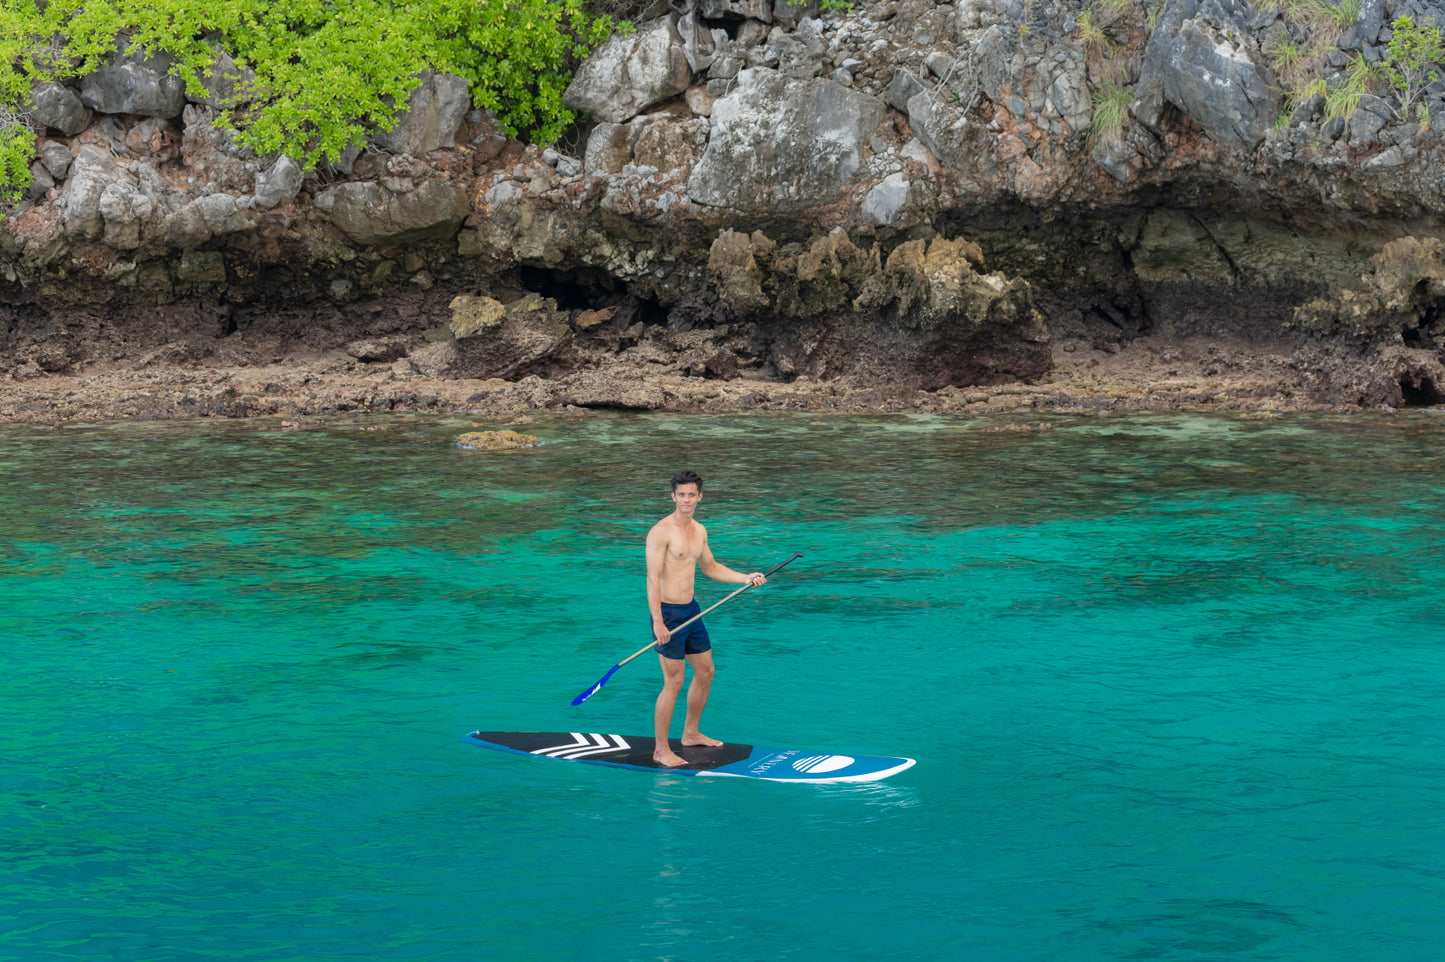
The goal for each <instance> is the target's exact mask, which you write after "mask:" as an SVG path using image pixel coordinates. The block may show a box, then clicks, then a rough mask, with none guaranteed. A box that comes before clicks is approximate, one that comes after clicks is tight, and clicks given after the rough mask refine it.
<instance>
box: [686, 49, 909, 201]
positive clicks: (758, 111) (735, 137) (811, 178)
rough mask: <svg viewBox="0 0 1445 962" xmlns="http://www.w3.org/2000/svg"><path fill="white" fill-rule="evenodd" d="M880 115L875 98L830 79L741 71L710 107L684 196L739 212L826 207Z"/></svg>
mask: <svg viewBox="0 0 1445 962" xmlns="http://www.w3.org/2000/svg"><path fill="white" fill-rule="evenodd" d="M886 109H887V108H886V107H885V106H884V104H883V102H882V101H881V100H879V99H878V98H876V97H873V96H871V95H869V94H866V93H862V92H859V91H857V90H853V89H851V88H848V87H844V86H842V85H841V84H838V83H836V82H835V81H832V80H827V79H816V80H807V81H800V80H792V79H789V78H787V77H784V76H783V75H782V74H780V73H778V72H777V71H775V70H766V69H749V70H744V71H743V72H742V73H740V74H739V75H738V79H737V83H736V85H735V86H734V88H733V90H732V91H731V92H730V93H729V94H728V95H727V96H725V97H723V98H722V99H720V100H718V101H717V103H716V104H714V106H713V113H712V133H711V135H710V137H709V138H708V145H707V150H706V151H704V152H703V155H702V159H701V160H699V161H698V164H697V166H696V167H694V168H693V172H692V177H691V178H690V179H689V181H688V194H689V196H691V198H692V199H693V200H694V201H697V202H698V203H701V204H708V205H710V206H715V207H732V208H737V209H740V210H754V211H769V212H771V211H774V210H777V209H779V208H782V209H796V208H799V207H802V206H809V205H819V206H821V205H824V204H828V203H830V202H832V201H834V200H836V199H837V197H838V195H839V194H840V193H841V192H842V191H843V189H844V187H845V186H847V185H848V184H849V183H850V182H852V181H853V180H854V179H856V178H857V177H858V175H859V174H860V173H861V172H862V170H863V164H864V159H865V155H866V152H867V150H868V144H869V140H870V138H871V136H872V134H873V131H874V129H875V128H876V127H877V126H878V123H879V121H881V120H882V119H883V115H884V113H885V111H886Z"/></svg>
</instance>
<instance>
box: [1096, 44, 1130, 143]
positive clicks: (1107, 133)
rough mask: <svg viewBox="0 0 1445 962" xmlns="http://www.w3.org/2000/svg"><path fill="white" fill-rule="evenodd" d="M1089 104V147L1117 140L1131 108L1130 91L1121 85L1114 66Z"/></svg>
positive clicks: (1118, 68)
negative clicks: (1091, 112) (1090, 113)
mask: <svg viewBox="0 0 1445 962" xmlns="http://www.w3.org/2000/svg"><path fill="white" fill-rule="evenodd" d="M1090 100H1091V101H1092V103H1093V107H1094V113H1093V116H1091V117H1090V118H1089V143H1090V145H1095V144H1100V143H1106V142H1115V141H1117V140H1119V138H1120V137H1121V136H1123V133H1124V127H1125V126H1126V125H1127V124H1128V123H1129V118H1130V110H1131V109H1132V108H1133V106H1134V88H1133V87H1131V86H1129V85H1128V84H1127V83H1126V82H1125V75H1124V71H1123V69H1122V67H1121V66H1119V65H1118V64H1117V63H1114V64H1111V65H1110V68H1109V69H1107V70H1106V71H1105V72H1104V77H1103V79H1102V80H1100V82H1099V87H1098V89H1097V90H1095V91H1094V93H1093V95H1092V96H1091V97H1090Z"/></svg>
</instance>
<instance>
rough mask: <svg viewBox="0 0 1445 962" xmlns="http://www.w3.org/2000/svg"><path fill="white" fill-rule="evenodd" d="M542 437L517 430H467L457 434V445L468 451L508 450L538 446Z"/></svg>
mask: <svg viewBox="0 0 1445 962" xmlns="http://www.w3.org/2000/svg"><path fill="white" fill-rule="evenodd" d="M541 444H542V439H541V438H539V437H537V436H536V435H534V434H521V433H519V432H517V431H512V430H506V431H468V432H467V433H466V434H460V435H458V436H457V447H459V448H465V449H467V450H469V451H510V450H513V449H515V448H535V447H540V446H541Z"/></svg>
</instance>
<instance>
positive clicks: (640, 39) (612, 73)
mask: <svg viewBox="0 0 1445 962" xmlns="http://www.w3.org/2000/svg"><path fill="white" fill-rule="evenodd" d="M691 85H692V67H691V66H690V65H689V64H688V62H687V55H686V53H685V51H684V45H683V41H682V36H681V35H680V34H679V33H678V29H677V23H676V19H675V18H674V17H671V16H669V17H663V18H662V19H659V20H655V21H653V22H652V23H650V24H648V25H646V26H644V27H642V28H640V29H638V30H637V32H636V33H633V34H616V35H614V36H613V37H612V38H611V39H609V40H608V41H607V42H606V43H604V44H603V45H602V46H601V47H600V48H599V49H598V50H596V51H594V52H593V54H592V56H590V57H588V58H587V60H586V61H585V62H584V63H583V64H582V66H581V67H579V68H578V70H577V73H576V75H575V76H573V78H572V83H571V84H570V85H569V86H568V87H567V91H566V93H564V94H563V95H562V102H563V103H564V104H566V105H567V106H568V107H571V108H572V109H573V110H580V111H583V112H584V113H587V114H590V115H591V116H592V117H593V118H594V119H597V120H601V121H605V122H607V123H614V124H616V123H622V122H623V121H625V120H630V119H631V118H633V117H635V116H637V115H638V114H640V113H642V111H644V110H646V109H647V108H648V107H651V106H652V105H653V104H657V103H661V102H662V101H664V100H667V99H668V98H669V97H675V96H677V95H678V94H680V93H682V92H683V91H685V90H686V89H687V88H688V87H689V86H691Z"/></svg>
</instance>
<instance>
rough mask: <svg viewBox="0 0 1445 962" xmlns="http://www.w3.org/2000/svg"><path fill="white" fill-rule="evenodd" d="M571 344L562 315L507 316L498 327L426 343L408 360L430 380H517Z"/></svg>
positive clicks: (546, 312) (539, 312)
mask: <svg viewBox="0 0 1445 962" xmlns="http://www.w3.org/2000/svg"><path fill="white" fill-rule="evenodd" d="M571 342H572V329H571V327H570V326H569V325H568V324H567V321H566V316H565V315H563V314H561V313H560V312H557V311H553V310H547V309H545V308H544V309H540V310H535V311H524V312H519V313H509V314H508V315H507V316H506V317H505V318H504V319H503V320H502V322H501V323H500V324H497V325H494V326H490V327H486V328H484V329H482V330H480V331H479V332H478V333H476V334H474V335H472V336H470V337H459V338H454V339H452V340H447V341H440V342H437V343H434V344H428V345H426V346H425V347H422V348H418V349H417V350H415V351H412V352H411V354H410V355H409V359H410V361H411V365H412V367H413V368H414V369H415V370H417V371H419V372H420V373H422V374H425V375H427V376H430V377H442V378H488V377H504V378H511V377H521V376H523V375H525V374H529V373H532V372H533V371H535V370H537V369H539V368H545V367H546V362H547V361H549V360H550V359H552V358H553V357H555V356H556V355H557V354H558V353H559V352H560V351H562V350H563V349H564V348H565V347H567V345H569V344H570V343H571Z"/></svg>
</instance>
